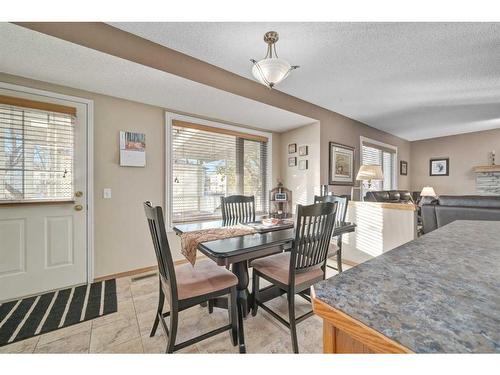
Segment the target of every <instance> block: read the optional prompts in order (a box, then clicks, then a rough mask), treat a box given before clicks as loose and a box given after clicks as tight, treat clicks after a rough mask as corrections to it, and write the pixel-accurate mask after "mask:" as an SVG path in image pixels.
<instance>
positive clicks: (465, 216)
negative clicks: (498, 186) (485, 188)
mask: <svg viewBox="0 0 500 375" xmlns="http://www.w3.org/2000/svg"><path fill="white" fill-rule="evenodd" d="M422 203H423V204H422V221H423V232H424V233H429V232H431V231H433V230H434V229H437V228H439V227H442V226H443V225H446V224H449V223H451V222H452V221H455V220H494V221H500V196H484V195H462V196H453V195H441V196H440V197H439V198H437V199H432V200H431V201H430V202H422Z"/></svg>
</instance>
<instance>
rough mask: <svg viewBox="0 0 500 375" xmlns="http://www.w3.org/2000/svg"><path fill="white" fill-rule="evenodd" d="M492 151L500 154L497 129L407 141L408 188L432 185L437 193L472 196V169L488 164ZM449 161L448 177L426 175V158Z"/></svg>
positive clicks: (427, 166) (473, 187) (499, 133)
mask: <svg viewBox="0 0 500 375" xmlns="http://www.w3.org/2000/svg"><path fill="white" fill-rule="evenodd" d="M492 150H496V152H497V154H500V129H495V130H487V131H482V132H475V133H467V134H459V135H452V136H448V137H440V138H433V139H426V140H422V141H415V142H411V163H410V164H409V167H410V171H411V176H412V177H411V187H412V190H417V191H419V190H422V188H423V187H424V186H432V187H433V188H434V190H435V191H436V193H437V194H438V195H439V194H476V184H475V175H474V173H473V171H472V168H473V167H475V166H478V165H488V164H489V155H490V152H491V151H492ZM434 157H448V158H450V175H449V176H434V177H431V176H429V159H431V158H434Z"/></svg>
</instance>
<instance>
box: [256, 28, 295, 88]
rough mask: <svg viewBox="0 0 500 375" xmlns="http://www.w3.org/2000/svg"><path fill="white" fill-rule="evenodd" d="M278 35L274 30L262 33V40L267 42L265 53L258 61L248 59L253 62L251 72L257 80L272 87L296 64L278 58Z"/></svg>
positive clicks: (293, 68) (286, 75)
mask: <svg viewBox="0 0 500 375" xmlns="http://www.w3.org/2000/svg"><path fill="white" fill-rule="evenodd" d="M278 39H279V35H278V33H277V32H276V31H268V32H267V33H265V34H264V42H266V43H267V54H266V57H264V58H263V59H262V60H260V61H255V60H254V59H250V61H251V62H252V63H253V68H252V74H253V76H254V77H255V79H256V80H257V81H259V82H260V83H262V84H263V85H266V86H267V87H269V88H270V89H272V88H273V87H274V86H275V85H277V84H278V83H280V82H281V81H283V80H284V79H285V78H286V77H288V75H289V74H290V72H291V71H292V70H295V69H297V68H298V67H299V66H298V65H290V64H289V63H288V61H286V60H283V59H280V58H278V54H277V53H276V43H277V42H278Z"/></svg>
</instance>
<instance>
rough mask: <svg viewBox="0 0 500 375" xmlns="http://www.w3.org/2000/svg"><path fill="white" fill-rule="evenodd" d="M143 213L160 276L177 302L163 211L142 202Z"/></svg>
mask: <svg viewBox="0 0 500 375" xmlns="http://www.w3.org/2000/svg"><path fill="white" fill-rule="evenodd" d="M144 212H145V213H146V219H147V221H148V226H149V231H150V232H151V239H152V240H153V248H154V250H155V254H156V260H157V262H158V270H159V272H160V276H161V277H162V278H163V280H164V281H165V283H166V284H167V285H168V287H169V289H170V297H171V298H172V299H173V300H177V281H176V278H175V268H174V261H173V259H172V252H171V250H170V246H169V243H168V238H167V232H166V230H165V222H164V220H163V210H162V208H161V207H160V206H156V207H153V205H152V204H151V202H144Z"/></svg>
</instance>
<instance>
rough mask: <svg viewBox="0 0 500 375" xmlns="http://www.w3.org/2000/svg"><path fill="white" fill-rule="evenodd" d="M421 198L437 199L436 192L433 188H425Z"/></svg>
mask: <svg viewBox="0 0 500 375" xmlns="http://www.w3.org/2000/svg"><path fill="white" fill-rule="evenodd" d="M420 196H421V197H435V196H436V192H435V191H434V189H433V188H432V186H424V188H423V189H422V191H421V192H420Z"/></svg>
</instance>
